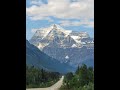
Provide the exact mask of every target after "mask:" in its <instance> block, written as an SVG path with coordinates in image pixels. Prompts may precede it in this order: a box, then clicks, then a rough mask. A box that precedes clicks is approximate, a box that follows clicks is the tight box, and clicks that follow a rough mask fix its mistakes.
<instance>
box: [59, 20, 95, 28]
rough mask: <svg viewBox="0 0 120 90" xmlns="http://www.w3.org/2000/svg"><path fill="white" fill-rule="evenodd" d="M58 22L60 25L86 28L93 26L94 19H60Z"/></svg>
mask: <svg viewBox="0 0 120 90" xmlns="http://www.w3.org/2000/svg"><path fill="white" fill-rule="evenodd" d="M59 23H60V25H61V26H84V27H86V28H94V21H90V20H87V19H84V20H81V21H69V20H62V21H60V22H59Z"/></svg>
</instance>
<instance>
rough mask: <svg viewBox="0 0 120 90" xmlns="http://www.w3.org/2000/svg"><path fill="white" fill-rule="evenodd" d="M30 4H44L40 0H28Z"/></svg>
mask: <svg viewBox="0 0 120 90" xmlns="http://www.w3.org/2000/svg"><path fill="white" fill-rule="evenodd" d="M30 4H31V5H33V4H34V5H42V4H44V3H43V2H42V0H30Z"/></svg>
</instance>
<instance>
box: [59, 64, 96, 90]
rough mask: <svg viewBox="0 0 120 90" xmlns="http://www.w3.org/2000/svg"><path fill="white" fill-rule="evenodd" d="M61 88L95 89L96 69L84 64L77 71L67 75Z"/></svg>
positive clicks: (63, 89)
mask: <svg viewBox="0 0 120 90" xmlns="http://www.w3.org/2000/svg"><path fill="white" fill-rule="evenodd" d="M60 90H94V69H93V68H92V67H87V66H86V65H85V64H83V65H82V66H81V67H79V66H78V68H77V70H76V72H75V73H72V72H69V73H67V74H66V75H65V78H64V82H63V85H62V87H61V88H60Z"/></svg>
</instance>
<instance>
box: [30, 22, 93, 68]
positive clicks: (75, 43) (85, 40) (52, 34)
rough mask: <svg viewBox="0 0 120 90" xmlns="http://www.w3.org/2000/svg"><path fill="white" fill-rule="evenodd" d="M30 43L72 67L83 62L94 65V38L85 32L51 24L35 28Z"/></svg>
mask: <svg viewBox="0 0 120 90" xmlns="http://www.w3.org/2000/svg"><path fill="white" fill-rule="evenodd" d="M30 43H31V44H33V45H35V46H36V47H38V48H39V49H40V50H41V51H42V52H44V53H46V54H47V55H48V56H50V57H52V58H55V59H56V60H58V61H60V62H62V63H67V64H69V65H71V66H74V67H77V66H78V65H80V64H81V63H84V64H87V65H88V66H93V67H94V38H91V37H90V36H89V34H88V33H87V32H78V31H72V30H65V29H63V28H62V27H60V26H59V25H56V24H53V25H51V26H50V27H48V28H42V29H37V31H36V32H35V34H34V35H33V37H32V38H31V39H30Z"/></svg>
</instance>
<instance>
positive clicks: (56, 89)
mask: <svg viewBox="0 0 120 90" xmlns="http://www.w3.org/2000/svg"><path fill="white" fill-rule="evenodd" d="M63 79H64V76H62V77H61V79H60V80H59V81H58V82H57V83H55V84H54V85H52V86H51V87H47V88H30V89H26V90H59V88H60V87H61V85H62V83H63Z"/></svg>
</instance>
